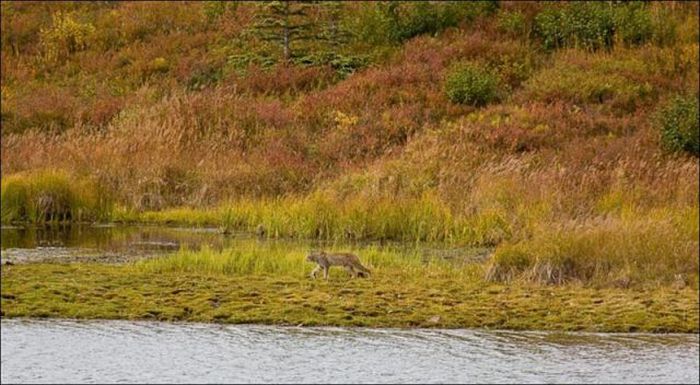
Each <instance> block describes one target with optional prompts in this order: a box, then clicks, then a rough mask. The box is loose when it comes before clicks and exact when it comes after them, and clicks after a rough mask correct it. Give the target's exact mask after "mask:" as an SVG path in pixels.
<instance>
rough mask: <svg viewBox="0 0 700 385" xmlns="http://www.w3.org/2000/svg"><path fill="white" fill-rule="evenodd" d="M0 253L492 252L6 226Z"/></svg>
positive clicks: (64, 256)
mask: <svg viewBox="0 0 700 385" xmlns="http://www.w3.org/2000/svg"><path fill="white" fill-rule="evenodd" d="M1 231H2V237H1V238H0V249H1V250H2V253H1V254H2V263H5V262H9V263H32V262H99V263H124V262H130V261H134V260H138V259H144V258H152V257H158V256H162V255H166V254H169V253H173V252H175V251H177V250H179V249H180V248H188V249H190V250H197V249H199V248H201V247H202V246H205V245H206V246H207V247H209V248H212V249H215V250H221V249H225V248H236V247H239V246H241V245H243V244H247V245H246V246H250V243H255V245H256V247H259V248H260V250H261V251H264V250H266V249H271V248H284V249H294V248H296V249H300V248H301V249H308V250H311V249H331V250H333V249H335V250H350V249H362V248H365V247H370V246H380V247H382V248H390V249H395V250H402V251H408V250H410V251H416V250H419V251H420V252H422V254H423V255H424V256H425V258H426V260H427V259H429V258H433V257H439V258H447V259H457V258H459V259H460V260H468V261H473V262H481V261H483V260H484V259H485V258H486V257H487V256H488V254H489V253H490V251H491V250H490V249H488V248H446V247H445V246H444V245H443V246H440V245H432V246H430V245H421V246H420V247H419V248H418V247H416V245H413V244H401V243H390V242H362V243H360V242H355V243H335V242H329V241H319V240H291V239H278V240H268V239H259V238H257V237H255V236H254V235H253V234H249V233H236V234H233V235H223V234H221V233H219V231H218V229H216V228H188V227H166V226H117V225H98V226H88V225H67V226H47V227H33V226H30V227H13V226H2V227H1Z"/></svg>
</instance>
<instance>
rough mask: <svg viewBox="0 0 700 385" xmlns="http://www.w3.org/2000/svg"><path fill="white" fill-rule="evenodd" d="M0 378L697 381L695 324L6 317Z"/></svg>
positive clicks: (80, 380)
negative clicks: (672, 330) (651, 330)
mask: <svg viewBox="0 0 700 385" xmlns="http://www.w3.org/2000/svg"><path fill="white" fill-rule="evenodd" d="M1 326H2V327H1V330H2V383H15V382H21V383H32V382H34V383H36V382H44V383H46V382H54V383H98V382H99V383H105V382H107V383H115V382H132V383H133V382H143V383H175V382H178V383H185V382H189V383H192V382H196V383H231V382H234V383H399V382H400V383H445V382H449V383H455V382H458V383H459V382H516V383H524V382H572V383H578V382H585V383H596V382H605V383H609V382H613V383H616V382H635V383H698V381H699V379H698V369H699V368H698V358H699V354H698V343H699V340H698V335H697V334H685V335H651V334H583V333H544V332H506V331H476V330H426V329H423V330H421V329H416V330H400V329H343V328H293V327H271V326H252V325H236V326H233V325H208V324H181V323H174V324H173V323H156V322H131V321H70V320H46V321H45V320H17V319H13V320H3V321H2V324H1Z"/></svg>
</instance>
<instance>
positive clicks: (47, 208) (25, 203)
mask: <svg viewBox="0 0 700 385" xmlns="http://www.w3.org/2000/svg"><path fill="white" fill-rule="evenodd" d="M1 202H2V203H1V204H0V207H2V223H10V222H34V223H40V222H86V221H89V222H91V221H101V220H109V218H110V216H111V212H112V200H111V198H110V194H109V193H108V192H107V191H105V190H104V189H102V188H101V187H100V186H99V185H98V184H97V183H95V182H94V181H92V180H91V179H89V178H74V177H71V176H69V175H68V174H67V173H65V172H62V171H56V170H44V171H39V172H31V173H19V174H13V175H10V176H7V177H4V178H3V179H2V197H1Z"/></svg>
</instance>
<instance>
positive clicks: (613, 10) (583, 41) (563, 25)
mask: <svg viewBox="0 0 700 385" xmlns="http://www.w3.org/2000/svg"><path fill="white" fill-rule="evenodd" d="M535 32H536V34H537V35H538V36H539V37H540V39H541V40H542V44H543V46H544V47H545V48H546V49H553V48H560V47H564V46H572V47H581V48H586V49H591V50H596V49H600V48H610V47H612V45H613V41H614V40H615V39H614V38H616V39H617V40H619V41H622V42H624V43H626V44H641V43H643V42H645V41H647V40H649V39H651V38H652V36H653V35H654V23H653V20H652V17H651V14H650V12H649V9H648V8H647V6H646V5H645V4H643V3H638V2H632V3H625V4H609V3H604V2H585V1H582V2H573V3H570V4H567V5H566V6H556V7H550V8H547V9H545V10H543V11H542V12H540V13H539V14H538V15H537V16H536V17H535Z"/></svg>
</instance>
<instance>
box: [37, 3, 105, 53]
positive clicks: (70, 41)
mask: <svg viewBox="0 0 700 385" xmlns="http://www.w3.org/2000/svg"><path fill="white" fill-rule="evenodd" d="M75 18H76V16H75V14H74V13H66V12H60V11H59V12H56V13H55V14H54V15H53V20H52V24H51V27H49V28H46V29H42V30H41V32H40V41H41V46H42V47H43V51H44V57H45V59H46V60H47V61H48V62H54V61H57V60H61V59H64V58H65V57H67V56H68V55H70V54H72V53H74V52H77V51H81V50H83V49H85V48H87V47H88V43H89V42H90V40H91V39H92V38H93V35H94V34H95V27H94V26H93V25H92V24H89V23H81V22H79V21H76V20H75Z"/></svg>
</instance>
